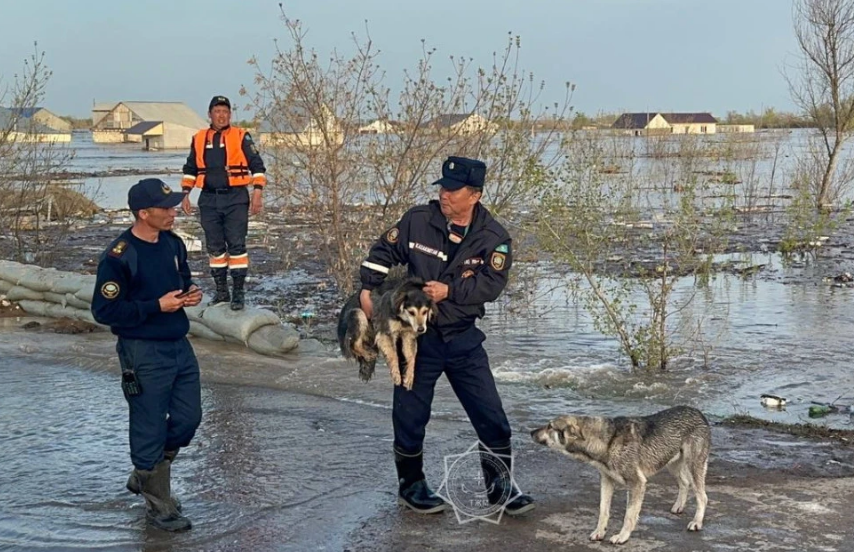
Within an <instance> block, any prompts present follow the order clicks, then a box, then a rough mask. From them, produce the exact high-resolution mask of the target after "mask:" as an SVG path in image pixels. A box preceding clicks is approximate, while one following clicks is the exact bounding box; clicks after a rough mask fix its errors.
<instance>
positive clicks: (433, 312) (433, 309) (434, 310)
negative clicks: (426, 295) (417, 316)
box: [427, 301, 439, 320]
mask: <svg viewBox="0 0 854 552" xmlns="http://www.w3.org/2000/svg"><path fill="white" fill-rule="evenodd" d="M437 318H439V305H437V304H436V303H434V302H433V301H430V315H429V316H428V317H427V320H436V319H437Z"/></svg>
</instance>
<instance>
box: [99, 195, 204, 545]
mask: <svg viewBox="0 0 854 552" xmlns="http://www.w3.org/2000/svg"><path fill="white" fill-rule="evenodd" d="M182 199H183V198H182V195H181V194H180V193H178V192H173V191H172V189H171V188H170V187H169V186H168V185H166V183H165V182H163V181H162V180H159V179H157V178H146V179H144V180H140V181H139V182H138V183H137V184H134V185H133V186H132V187H131V189H130V191H129V192H128V207H129V208H130V210H131V211H132V212H133V217H134V223H133V226H132V227H131V228H129V229H127V230H125V231H124V232H122V234H121V235H120V236H119V237H118V238H116V239H115V240H114V241H113V242H112V243H111V244H110V245H109V247H107V249H106V251H104V253H103V254H102V255H101V259H100V262H99V263H98V275H97V277H96V281H95V290H94V292H93V295H92V315H93V316H94V317H95V320H97V321H98V322H100V323H101V324H105V325H107V326H109V327H110V330H111V331H112V332H113V334H115V335H116V336H118V339H117V343H116V352H117V353H118V356H119V364H120V366H121V370H122V391H123V392H124V395H125V399H126V400H127V403H128V407H129V411H130V416H129V424H128V426H129V427H128V429H129V434H130V457H131V461H132V463H133V465H134V469H133V472H132V473H131V475H130V478H129V479H128V482H127V488H128V490H129V491H131V492H133V493H136V494H142V496H143V498H145V502H146V505H147V508H146V517H147V519H148V521H149V522H150V523H152V524H153V525H154V526H156V527H159V528H160V529H165V530H167V531H181V530H185V529H190V528H191V527H192V524H191V523H190V520H189V519H187V518H186V517H184V516H183V515H181V504H180V502H178V500H177V499H175V498H174V497H172V486H171V473H172V472H171V467H172V462H174V460H175V457H176V456H177V454H178V450H179V449H180V448H182V447H186V446H187V445H189V444H190V441H191V440H192V438H193V436H194V435H195V432H196V429H197V428H198V427H199V423H200V422H201V419H202V406H201V387H200V383H199V363H198V362H197V360H196V354H195V352H194V351H193V347H192V346H191V345H190V342H189V341H188V340H187V332H188V331H189V329H190V322H189V320H188V319H187V314H186V313H185V312H184V307H192V306H195V305H198V304H199V303H200V302H201V300H202V291H201V290H200V289H199V288H198V286H196V285H195V284H194V283H193V281H192V280H191V278H190V267H189V266H188V265H187V249H186V247H185V246H184V242H183V241H182V240H181V238H179V237H178V236H177V235H175V234H173V233H172V231H171V230H172V225H173V224H174V222H175V216H176V215H177V214H178V212H177V210H176V207H177V206H178V204H179V203H181V200H182Z"/></svg>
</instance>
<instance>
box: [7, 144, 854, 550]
mask: <svg viewBox="0 0 854 552" xmlns="http://www.w3.org/2000/svg"><path fill="white" fill-rule="evenodd" d="M75 136H76V135H75ZM75 145H77V144H75ZM149 155H150V156H151V157H148V156H149ZM183 155H184V154H183V152H181V153H175V152H167V153H162V154H158V153H155V154H142V153H141V152H139V151H138V150H130V149H129V148H127V147H126V146H121V147H118V146H117V147H112V148H103V149H102V148H96V147H94V145H92V144H91V143H88V144H87V143H85V142H84V143H83V144H81V145H80V147H79V149H78V157H77V160H76V161H75V164H79V165H80V167H89V169H91V168H92V165H93V164H94V165H96V166H97V167H98V168H99V169H100V168H108V167H114V168H127V167H147V168H152V169H160V168H173V169H179V168H180V165H181V163H183ZM138 179H139V177H138V176H129V177H120V178H114V179H104V181H102V182H101V189H102V193H103V194H104V198H113V199H105V200H104V201H99V203H101V204H102V205H104V206H108V207H120V206H121V202H122V201H123V198H124V194H125V193H126V190H127V186H129V185H130V184H132V183H133V182H135V181H136V180H138ZM87 185H89V184H88V183H87ZM176 186H177V183H176ZM111 202H113V203H111ZM842 258H843V264H845V263H847V264H848V265H849V266H850V265H851V264H854V257H852V251H851V250H843V251H842ZM752 262H753V263H754V264H760V263H764V264H767V265H768V268H766V270H765V271H763V273H762V275H761V276H760V277H757V278H750V279H746V280H745V279H741V278H738V277H736V276H724V275H721V276H719V277H717V278H715V279H713V280H712V281H711V282H710V283H709V288H708V289H705V288H695V287H694V286H693V285H692V282H689V281H684V282H682V283H681V285H680V286H679V287H678V288H677V290H676V295H677V298H680V299H681V300H687V298H689V297H693V299H692V301H691V302H690V303H689V304H688V307H687V308H686V312H690V313H691V314H693V316H694V319H693V320H694V324H696V323H701V324H702V325H703V326H704V328H706V332H705V334H706V336H707V337H706V341H705V342H704V346H705V349H706V350H705V351H704V350H703V347H701V346H697V347H696V348H695V349H694V350H691V351H687V352H686V353H685V354H684V355H682V356H680V357H678V358H677V359H675V361H674V362H673V363H672V365H671V367H670V369H669V370H668V371H667V372H666V373H655V374H648V373H631V372H630V371H629V370H628V369H627V368H626V362H625V359H624V358H623V357H621V356H620V355H619V352H618V350H617V343H616V342H615V341H614V340H613V339H611V338H608V337H603V336H602V335H600V334H599V333H598V332H596V331H595V330H594V329H593V325H592V322H591V319H590V317H589V315H587V314H586V313H585V312H584V310H583V308H582V307H581V306H579V305H577V304H576V303H574V302H573V301H571V300H569V299H568V297H567V296H566V293H565V292H564V291H562V290H561V288H558V289H557V290H554V289H553V288H554V287H555V283H556V282H555V281H554V280H551V279H549V278H540V279H538V280H536V281H535V283H533V284H531V285H530V287H528V288H526V289H525V290H521V289H517V290H514V291H513V293H510V292H508V294H506V296H505V297H502V298H501V299H500V300H499V302H498V303H497V304H496V305H493V306H492V307H491V308H490V310H489V312H488V315H487V317H486V318H485V319H484V320H483V321H481V323H480V326H481V328H483V329H484V331H485V332H486V333H487V335H488V340H487V342H486V347H487V350H488V352H489V355H490V358H491V361H492V366H493V371H494V374H495V378H496V380H497V382H498V385H499V390H500V392H501V395H502V397H503V400H504V402H505V407H506V409H507V411H508V415H509V417H510V419H511V425H512V427H513V429H514V432H515V434H516V439H525V429H527V428H528V427H530V426H532V425H534V424H537V423H540V422H542V421H543V420H545V419H548V418H550V417H552V416H554V415H556V414H559V413H568V412H589V413H601V414H608V415H618V414H645V413H649V412H652V411H654V410H656V409H658V408H659V407H664V406H667V405H672V404H692V405H696V406H698V407H700V408H702V409H703V410H704V411H705V412H706V413H707V414H708V415H709V416H711V417H723V416H727V415H731V414H736V413H749V414H753V415H756V416H760V417H763V418H766V419H769V420H776V421H783V422H801V421H806V420H807V419H808V418H807V414H806V413H807V408H808V407H809V405H810V403H811V401H820V402H830V401H834V400H836V399H839V398H840V397H842V398H841V399H839V402H840V403H843V404H850V403H851V402H854V371H852V370H851V365H850V357H851V353H852V343H854V340H852V338H851V328H854V309H852V303H854V289H851V288H836V287H833V286H831V285H830V284H825V283H819V281H820V278H816V277H814V276H816V275H815V274H812V275H811V276H813V277H811V278H802V277H800V276H803V274H804V273H805V272H808V271H809V270H810V269H809V267H807V268H804V267H794V268H793V267H785V266H783V265H781V264H780V262H779V260H778V259H777V258H776V257H775V256H773V255H764V256H761V255H756V254H754V255H753V258H752ZM793 274H797V275H798V277H792V275H793ZM826 275H827V276H832V274H826ZM281 281H282V283H283V284H284V285H286V284H287V282H288V275H286V274H285V275H282V280H281ZM524 291H527V293H524ZM20 323H21V322H20V321H19V320H15V319H5V320H4V319H0V326H3V327H2V328H0V358H2V361H0V389H2V392H0V451H2V464H0V465H1V466H2V468H0V549H2V550H253V549H255V548H254V547H253V543H265V544H264V546H265V548H264V549H277V550H340V549H342V548H343V547H345V545H346V543H347V542H348V538H349V536H350V535H352V534H353V532H357V531H358V529H359V527H360V526H361V524H362V523H364V522H365V520H366V519H368V518H370V517H372V516H376V515H378V514H379V515H382V513H383V512H386V511H389V508H392V507H394V506H393V501H394V492H393V491H394V489H395V487H394V485H395V482H394V475H393V470H394V468H393V463H392V460H391V454H390V449H391V439H392V435H391V420H390V409H389V408H390V407H389V405H390V386H389V385H388V382H387V376H386V374H385V372H384V369H383V367H382V366H380V367H379V368H378V371H377V375H376V376H375V379H374V380H373V381H371V382H369V383H367V384H362V383H361V382H359V381H358V379H357V377H356V369H355V368H354V367H352V366H350V365H348V364H346V363H345V362H343V361H342V360H341V359H340V358H339V355H338V354H337V352H336V351H335V349H334V347H332V346H325V347H323V348H320V349H319V350H318V351H316V352H314V353H312V354H311V355H307V357H306V358H305V359H304V360H302V361H300V362H299V363H297V364H295V365H287V366H286V365H285V363H283V362H281V361H278V360H275V359H264V358H262V357H258V356H257V355H251V354H247V353H245V352H244V351H243V350H242V349H239V348H236V347H230V348H228V349H227V350H226V349H225V346H221V345H211V344H206V343H201V342H197V345H196V347H197V350H198V351H199V352H200V361H201V365H202V371H203V380H204V383H203V401H204V406H203V408H204V417H203V422H202V426H201V427H200V430H199V433H198V435H197V438H196V440H195V441H194V443H193V445H192V446H191V447H189V448H188V449H187V450H186V451H183V452H182V453H181V455H180V456H179V457H178V460H177V461H176V463H175V467H174V487H175V492H176V494H178V495H179V496H180V497H181V499H182V501H183V503H184V505H185V508H186V511H187V513H188V515H189V516H190V517H191V519H192V520H193V522H194V524H195V529H194V530H193V531H191V532H189V533H186V534H182V535H166V534H162V533H160V532H159V531H156V530H151V529H147V528H146V527H145V523H144V521H143V517H144V516H143V506H142V501H141V500H140V499H139V498H138V497H136V496H134V495H130V494H129V493H128V492H127V491H126V490H125V489H124V482H125V479H126V476H127V474H128V472H129V469H130V462H129V457H128V445H127V408H126V405H125V402H124V399H123V397H122V394H121V390H120V388H119V385H118V371H117V362H116V361H115V358H114V353H113V350H112V343H113V341H112V338H111V336H109V335H105V334H92V335H87V336H53V335H50V336H48V335H47V334H36V333H29V332H24V331H22V330H20V329H18V326H20ZM315 331H316V332H317V337H321V338H325V337H329V336H328V328H327V329H324V328H317V329H316V330H315ZM220 348H221V349H222V350H221V349H220ZM762 393H772V394H776V395H782V396H784V397H786V398H787V399H788V401H789V403H788V406H787V408H786V409H785V410H782V411H777V410H767V409H764V408H763V407H762V406H760V403H759V395H760V394H762ZM846 401H847V402H846ZM822 421H823V422H824V423H828V424H830V425H833V426H837V427H849V426H850V420H849V418H848V416H847V415H845V416H842V415H833V416H829V417H827V418H825V419H823V420H821V421H819V423H822ZM473 439H474V434H473V432H472V430H471V428H470V426H469V425H468V423H467V420H466V417H465V413H464V412H463V410H462V408H461V407H460V405H459V404H458V402H457V401H456V399H455V397H454V396H453V393H452V391H451V390H450V387H449V386H448V385H447V382H446V381H445V380H441V381H440V384H439V386H438V389H437V395H436V399H435V404H434V416H433V418H432V419H431V423H430V426H429V428H428V442H427V450H428V451H436V452H435V453H433V456H432V458H428V462H429V463H430V466H429V467H428V475H431V479H435V478H436V476H437V475H438V477H441V475H440V474H437V471H436V470H438V469H439V468H438V467H437V466H438V464H439V461H438V458H439V457H440V456H439V454H441V453H453V452H462V451H464V450H466V449H467V448H468V446H469V445H470V444H471V442H472V441H473ZM271 543H274V544H271Z"/></svg>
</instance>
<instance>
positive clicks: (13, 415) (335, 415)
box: [0, 341, 391, 550]
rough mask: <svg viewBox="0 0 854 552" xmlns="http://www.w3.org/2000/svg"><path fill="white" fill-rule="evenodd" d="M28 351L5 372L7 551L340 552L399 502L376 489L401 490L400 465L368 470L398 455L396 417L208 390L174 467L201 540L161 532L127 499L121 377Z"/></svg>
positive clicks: (1, 508)
mask: <svg viewBox="0 0 854 552" xmlns="http://www.w3.org/2000/svg"><path fill="white" fill-rule="evenodd" d="M23 345H24V346H23V350H22V351H21V354H20V355H10V354H7V355H5V358H4V362H3V363H2V365H0V388H2V389H3V393H2V396H0V412H2V416H0V450H2V451H3V452H2V458H3V462H2V464H3V468H2V470H0V549H2V550H210V549H216V550H252V549H255V548H254V546H253V542H257V541H263V542H265V543H267V545H266V546H268V547H269V546H270V544H269V543H271V542H272V543H276V544H275V545H274V548H273V549H280V550H308V549H327V550H339V549H340V548H341V546H342V541H341V539H342V538H343V537H344V536H345V535H346V534H347V533H348V532H349V531H350V530H352V529H354V528H355V527H356V526H357V524H358V523H359V522H360V521H361V520H362V519H363V516H365V515H366V514H369V513H373V512H374V511H375V510H376V509H377V507H378V506H379V505H381V504H387V503H388V502H389V498H390V497H389V496H387V493H385V492H383V491H382V490H381V491H377V490H376V489H377V488H378V487H379V486H381V485H382V486H385V487H387V486H388V485H389V484H390V483H391V481H389V479H390V478H389V476H388V473H389V471H388V470H389V468H391V465H390V464H388V465H383V463H382V462H377V461H370V462H367V461H365V459H373V458H375V457H376V456H377V454H376V451H379V450H382V451H385V450H386V449H388V447H389V445H388V443H387V442H385V440H386V434H387V433H388V431H387V429H386V427H385V424H383V423H382V422H383V421H385V420H384V418H385V417H384V416H383V417H382V418H383V419H382V420H380V419H379V416H378V413H376V412H374V411H373V410H370V409H369V410H367V411H365V409H363V408H359V407H357V406H354V405H353V406H351V405H346V404H342V403H334V404H332V405H331V406H330V403H331V402H332V401H329V400H327V399H321V398H316V397H310V396H306V395H299V394H293V393H288V392H285V391H272V390H269V389H261V388H254V387H235V386H227V385H205V387H204V391H203V401H204V411H205V417H204V423H203V424H202V427H201V428H200V431H199V433H198V436H197V439H196V441H195V443H194V445H193V447H191V448H188V449H187V450H186V451H185V452H184V453H182V454H181V455H180V456H179V457H178V459H177V460H176V462H175V465H174V468H173V469H174V476H173V485H174V492H175V493H176V494H177V495H179V496H180V497H181V499H182V501H183V504H184V508H185V510H186V512H187V513H188V515H190V516H191V517H192V520H193V521H194V523H195V530H194V531H192V532H189V533H187V534H182V535H174V536H173V535H168V534H164V533H162V532H160V531H156V530H151V529H147V528H146V527H145V524H144V521H143V506H142V504H141V501H140V500H139V499H138V498H136V497H135V496H133V495H130V494H129V493H128V492H127V491H125V489H124V482H125V479H126V476H127V473H128V469H129V461H128V451H127V435H126V431H127V427H126V426H127V424H126V417H127V410H126V407H125V406H124V404H123V398H122V396H121V392H120V391H119V388H118V387H117V385H116V378H115V376H114V374H112V373H107V372H104V371H102V370H100V369H98V368H99V367H98V366H95V365H94V363H93V364H90V365H89V366H86V363H83V365H81V363H79V362H75V363H66V362H64V361H63V359H62V356H61V355H60V357H59V359H58V361H57V362H55V363H49V362H45V360H44V358H39V359H38V360H34V359H33V358H32V357H31V356H30V354H29V353H27V352H26V351H27V350H30V349H31V347H32V346H33V345H32V344H31V343H27V342H26V341H25V342H24V343H23ZM341 420H347V423H346V425H342V423H341ZM330 525H334V528H335V529H334V531H329V530H327V527H329V526H330ZM277 532H278V533H280V534H281V538H280V539H279V538H278V537H277ZM268 549H269V548H268Z"/></svg>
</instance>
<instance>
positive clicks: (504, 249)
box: [495, 243, 510, 253]
mask: <svg viewBox="0 0 854 552" xmlns="http://www.w3.org/2000/svg"><path fill="white" fill-rule="evenodd" d="M495 250H496V251H498V252H499V253H510V248H509V247H508V246H507V244H506V243H502V244H501V245H499V246H498V247H496V248H495Z"/></svg>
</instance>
